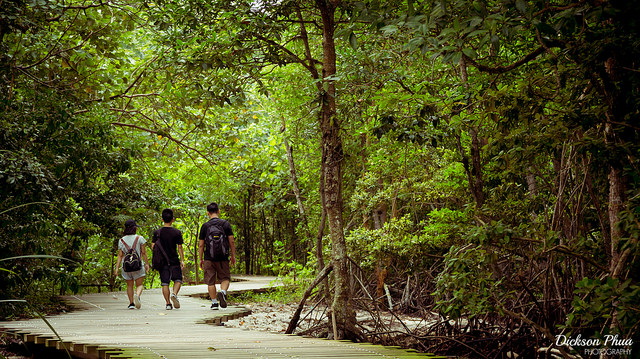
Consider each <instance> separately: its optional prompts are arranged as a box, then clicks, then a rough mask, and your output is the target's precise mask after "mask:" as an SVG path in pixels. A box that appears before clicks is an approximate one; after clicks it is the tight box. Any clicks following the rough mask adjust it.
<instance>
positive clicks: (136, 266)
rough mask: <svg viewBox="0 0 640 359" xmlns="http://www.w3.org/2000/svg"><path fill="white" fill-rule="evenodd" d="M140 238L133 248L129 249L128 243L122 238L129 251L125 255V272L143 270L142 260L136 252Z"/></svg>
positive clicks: (123, 266) (134, 242)
mask: <svg viewBox="0 0 640 359" xmlns="http://www.w3.org/2000/svg"><path fill="white" fill-rule="evenodd" d="M138 237H140V236H136V240H135V241H133V246H132V247H131V248H129V246H128V245H127V243H126V242H125V241H124V238H120V240H121V241H122V244H124V247H125V248H126V249H127V252H126V253H125V254H124V262H123V265H122V268H123V269H124V271H125V272H136V271H139V270H140V269H141V268H142V260H140V254H138V252H137V251H136V245H137V244H138Z"/></svg>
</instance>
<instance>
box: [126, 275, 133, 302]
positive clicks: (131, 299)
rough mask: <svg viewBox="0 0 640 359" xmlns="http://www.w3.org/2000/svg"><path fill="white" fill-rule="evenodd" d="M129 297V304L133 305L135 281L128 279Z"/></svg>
mask: <svg viewBox="0 0 640 359" xmlns="http://www.w3.org/2000/svg"><path fill="white" fill-rule="evenodd" d="M127 297H129V303H133V279H131V280H128V279H127Z"/></svg>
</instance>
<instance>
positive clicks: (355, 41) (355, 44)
mask: <svg viewBox="0 0 640 359" xmlns="http://www.w3.org/2000/svg"><path fill="white" fill-rule="evenodd" d="M349 44H350V45H351V48H352V49H354V50H357V49H358V39H357V38H356V34H354V33H353V32H352V33H351V34H349Z"/></svg>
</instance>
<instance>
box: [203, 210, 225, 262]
mask: <svg viewBox="0 0 640 359" xmlns="http://www.w3.org/2000/svg"><path fill="white" fill-rule="evenodd" d="M215 221H222V228H223V229H224V234H225V235H226V236H227V239H228V238H229V236H233V230H232V229H231V223H229V221H226V220H224V219H221V218H211V219H210V220H209V221H208V222H205V223H204V224H203V225H202V228H200V235H199V236H198V238H199V239H200V240H201V241H204V240H205V239H206V238H207V229H208V228H209V226H210V225H211V224H212V223H214V222H215ZM227 245H228V243H227ZM204 259H205V260H207V261H210V260H212V259H211V255H209V251H208V250H207V247H206V244H205V250H204ZM228 260H229V258H227V259H225V260H223V261H215V262H226V261H228Z"/></svg>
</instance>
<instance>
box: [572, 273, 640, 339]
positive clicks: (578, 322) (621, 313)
mask: <svg viewBox="0 0 640 359" xmlns="http://www.w3.org/2000/svg"><path fill="white" fill-rule="evenodd" d="M639 295H640V286H638V285H637V284H633V283H632V280H631V279H628V280H626V281H624V282H623V281H621V280H620V279H617V278H611V277H608V278H604V279H592V278H584V279H582V280H581V281H580V282H578V283H577V284H576V290H575V296H574V299H573V303H572V305H573V311H572V312H571V313H570V314H569V315H568V316H567V321H566V323H564V325H563V326H562V327H563V328H566V329H567V330H569V331H571V332H574V333H578V332H585V331H588V332H591V333H594V335H596V336H598V337H600V338H602V337H603V336H604V335H607V334H611V333H612V331H611V326H610V325H608V324H610V323H611V322H612V320H613V321H614V323H616V327H617V328H616V330H615V331H614V332H615V333H617V334H620V335H621V336H622V337H625V338H632V337H633V335H634V334H635V328H636V327H637V325H638V322H639V321H640V306H638V301H637V298H638V296H639ZM617 330H620V332H619V333H618V332H617Z"/></svg>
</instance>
